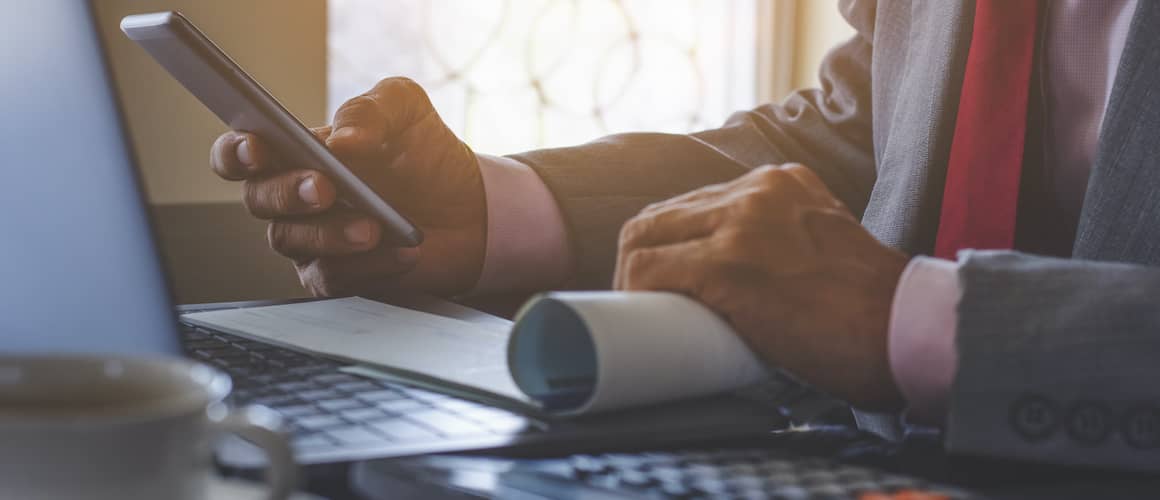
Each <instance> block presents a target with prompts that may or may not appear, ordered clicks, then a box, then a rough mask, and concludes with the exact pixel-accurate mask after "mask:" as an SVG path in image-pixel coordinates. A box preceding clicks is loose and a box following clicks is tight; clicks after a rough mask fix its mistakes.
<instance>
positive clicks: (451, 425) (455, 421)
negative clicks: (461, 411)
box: [407, 410, 491, 437]
mask: <svg viewBox="0 0 1160 500" xmlns="http://www.w3.org/2000/svg"><path fill="white" fill-rule="evenodd" d="M407 418H408V419H410V420H412V421H415V422H419V423H421V424H423V425H425V426H427V427H431V428H433V429H436V430H438V431H439V432H440V433H441V434H443V435H446V436H453V437H454V436H476V435H481V434H490V433H491V432H490V431H489V430H488V429H487V428H485V427H483V426H481V425H479V424H477V423H475V422H472V421H470V420H467V419H465V418H462V417H458V416H456V415H452V414H450V413H445V412H442V411H438V410H428V411H421V412H413V413H409V414H407Z"/></svg>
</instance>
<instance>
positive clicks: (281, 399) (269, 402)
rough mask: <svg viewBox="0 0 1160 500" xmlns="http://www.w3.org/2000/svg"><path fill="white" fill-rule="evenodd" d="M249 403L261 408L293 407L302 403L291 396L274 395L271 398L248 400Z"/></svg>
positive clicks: (296, 397)
mask: <svg viewBox="0 0 1160 500" xmlns="http://www.w3.org/2000/svg"><path fill="white" fill-rule="evenodd" d="M249 402H250V403H252V404H256V405H262V406H286V405H295V404H299V403H301V402H302V400H301V399H298V396H295V395H293V394H275V395H273V396H262V397H260V398H254V399H251V400H249Z"/></svg>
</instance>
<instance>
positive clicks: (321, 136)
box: [310, 125, 334, 142]
mask: <svg viewBox="0 0 1160 500" xmlns="http://www.w3.org/2000/svg"><path fill="white" fill-rule="evenodd" d="M333 131H334V127H331V126H330V125H324V126H321V127H311V128H310V133H311V134H314V137H317V138H318V140H320V141H322V142H326V139H327V138H328V137H330V134H331V133H332V132H333Z"/></svg>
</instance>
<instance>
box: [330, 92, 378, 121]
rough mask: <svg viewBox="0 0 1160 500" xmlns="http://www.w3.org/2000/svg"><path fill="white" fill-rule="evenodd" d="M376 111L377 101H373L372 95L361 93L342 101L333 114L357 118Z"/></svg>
mask: <svg viewBox="0 0 1160 500" xmlns="http://www.w3.org/2000/svg"><path fill="white" fill-rule="evenodd" d="M377 111H378V103H377V102H376V101H375V97H374V95H372V94H362V95H359V96H355V97H352V98H350V99H347V100H346V102H344V103H342V106H339V108H338V111H337V112H336V113H335V115H336V117H340V118H343V117H344V118H347V119H357V118H362V117H365V116H367V115H368V114H371V113H376V112H377ZM336 121H339V120H336Z"/></svg>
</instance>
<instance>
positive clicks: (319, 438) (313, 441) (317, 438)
mask: <svg viewBox="0 0 1160 500" xmlns="http://www.w3.org/2000/svg"><path fill="white" fill-rule="evenodd" d="M290 444H291V446H293V447H294V449H297V450H303V451H306V450H312V449H317V448H333V447H334V442H333V441H331V439H330V438H329V437H327V436H325V435H323V434H310V435H306V436H302V437H297V438H294V439H293V440H292V441H291V442H290Z"/></svg>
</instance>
